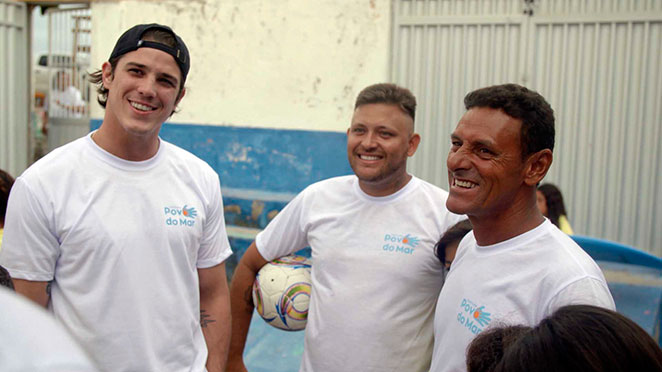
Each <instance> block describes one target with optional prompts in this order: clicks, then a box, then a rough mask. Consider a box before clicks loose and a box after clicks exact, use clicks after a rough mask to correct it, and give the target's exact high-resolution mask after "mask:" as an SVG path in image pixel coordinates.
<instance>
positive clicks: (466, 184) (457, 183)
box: [453, 179, 478, 189]
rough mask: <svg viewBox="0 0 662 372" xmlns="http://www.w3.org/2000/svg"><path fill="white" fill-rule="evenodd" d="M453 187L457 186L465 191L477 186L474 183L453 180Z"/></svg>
mask: <svg viewBox="0 0 662 372" xmlns="http://www.w3.org/2000/svg"><path fill="white" fill-rule="evenodd" d="M453 186H458V187H462V188H465V189H473V188H474V187H476V186H478V184H475V183H473V182H470V181H460V180H458V179H455V180H454V182H453Z"/></svg>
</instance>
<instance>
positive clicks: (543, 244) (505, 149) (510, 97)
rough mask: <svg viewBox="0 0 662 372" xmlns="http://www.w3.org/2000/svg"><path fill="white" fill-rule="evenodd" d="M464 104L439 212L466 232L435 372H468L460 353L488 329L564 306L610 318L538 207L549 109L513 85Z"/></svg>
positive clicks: (593, 282)
mask: <svg viewBox="0 0 662 372" xmlns="http://www.w3.org/2000/svg"><path fill="white" fill-rule="evenodd" d="M464 103H465V107H466V109H467V112H466V113H465V114H464V116H462V118H461V119H460V121H459V123H458V124H457V127H456V128H455V131H454V132H453V134H451V143H452V145H451V149H450V152H449V153H448V159H447V165H448V182H449V185H450V190H449V197H448V200H447V201H446V206H447V207H448V209H449V210H450V211H452V212H455V213H462V214H466V215H467V216H468V217H469V220H470V221H471V225H472V226H473V231H472V232H469V233H468V234H467V236H466V237H465V238H464V239H463V240H462V241H461V243H460V245H459V247H458V250H457V255H456V256H455V259H454V261H453V268H452V270H451V271H450V273H449V275H448V277H447V278H446V284H445V285H444V288H443V289H442V291H441V295H440V296H439V300H438V303H437V309H436V313H435V319H434V328H435V340H434V355H433V358H432V367H431V369H430V371H433V372H438V371H463V370H466V365H465V350H466V347H467V345H469V343H470V342H471V340H472V339H473V337H474V336H475V335H477V334H478V333H480V332H482V331H483V330H484V329H486V328H487V327H488V326H489V325H490V324H503V323H506V324H522V325H528V326H533V325H535V324H537V323H538V322H539V321H540V320H542V319H543V318H545V317H546V316H548V315H550V314H551V313H553V312H554V311H555V310H556V309H558V308H559V307H562V306H564V305H569V304H578V303H581V304H590V305H597V306H602V307H606V308H609V309H614V301H613V299H612V297H611V294H610V293H609V288H608V287H607V283H606V281H605V279H604V276H603V275H602V272H601V271H600V268H599V267H598V266H597V265H596V263H595V262H594V261H593V260H592V259H591V258H590V257H589V256H588V255H587V254H586V253H585V252H584V251H583V250H582V249H581V248H580V247H579V246H578V245H577V244H575V243H574V242H573V241H572V239H570V238H569V237H568V236H567V235H566V234H564V233H562V232H561V231H560V230H559V229H557V228H556V226H554V225H553V224H552V223H551V222H550V221H549V220H547V219H545V218H544V217H543V216H542V214H541V213H540V211H539V210H538V207H537V205H536V185H537V184H538V183H539V182H540V181H541V180H542V179H543V177H544V176H545V174H546V173H547V171H548V170H549V167H550V165H551V164H552V150H553V148H554V113H553V111H552V108H551V107H550V106H549V104H548V103H547V102H546V101H545V99H544V98H543V97H542V96H541V95H539V94H538V93H536V92H533V91H530V90H528V89H526V88H524V87H522V86H519V85H515V84H506V85H497V86H492V87H487V88H483V89H478V90H476V91H474V92H471V93H469V94H468V95H467V96H466V97H465V99H464Z"/></svg>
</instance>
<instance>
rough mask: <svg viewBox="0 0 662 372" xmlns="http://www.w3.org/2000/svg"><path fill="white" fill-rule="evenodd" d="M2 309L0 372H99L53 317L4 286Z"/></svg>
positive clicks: (1, 294) (1, 290)
mask: <svg viewBox="0 0 662 372" xmlns="http://www.w3.org/2000/svg"><path fill="white" fill-rule="evenodd" d="M0 309H2V316H1V317H0V334H1V335H2V346H0V370H2V371H8V372H9V371H31V372H97V371H99V369H98V368H97V367H96V366H95V364H94V362H93V361H92V359H91V358H90V357H89V356H88V355H87V352H85V350H83V348H82V347H81V346H80V345H79V344H78V343H77V342H76V341H75V340H74V338H73V337H71V336H70V335H69V333H67V331H66V330H65V329H64V328H63V327H62V326H61V325H60V324H58V323H57V322H56V320H55V319H54V318H53V317H52V314H49V313H48V312H46V311H45V310H44V309H41V308H39V307H38V306H36V305H35V304H34V303H32V302H31V301H29V300H27V299H26V298H24V297H23V296H21V295H18V294H15V293H13V292H11V291H10V290H8V289H6V288H3V287H0Z"/></svg>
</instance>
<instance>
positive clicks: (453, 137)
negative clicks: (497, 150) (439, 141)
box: [451, 133, 495, 148]
mask: <svg viewBox="0 0 662 372" xmlns="http://www.w3.org/2000/svg"><path fill="white" fill-rule="evenodd" d="M451 140H458V141H464V140H463V139H462V138H460V136H458V135H457V134H455V133H451ZM470 143H471V144H472V145H473V146H476V145H479V146H485V147H489V148H493V147H494V145H495V143H494V141H490V140H485V139H479V140H475V141H471V142H470Z"/></svg>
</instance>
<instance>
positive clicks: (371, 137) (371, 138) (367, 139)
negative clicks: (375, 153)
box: [361, 132, 377, 148]
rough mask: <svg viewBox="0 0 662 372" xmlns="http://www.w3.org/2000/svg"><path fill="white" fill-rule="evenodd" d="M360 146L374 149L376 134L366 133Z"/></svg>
mask: <svg viewBox="0 0 662 372" xmlns="http://www.w3.org/2000/svg"><path fill="white" fill-rule="evenodd" d="M361 145H362V146H363V147H364V148H374V147H376V146H377V134H376V133H372V132H368V133H367V134H366V135H365V136H363V139H362V140H361Z"/></svg>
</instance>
